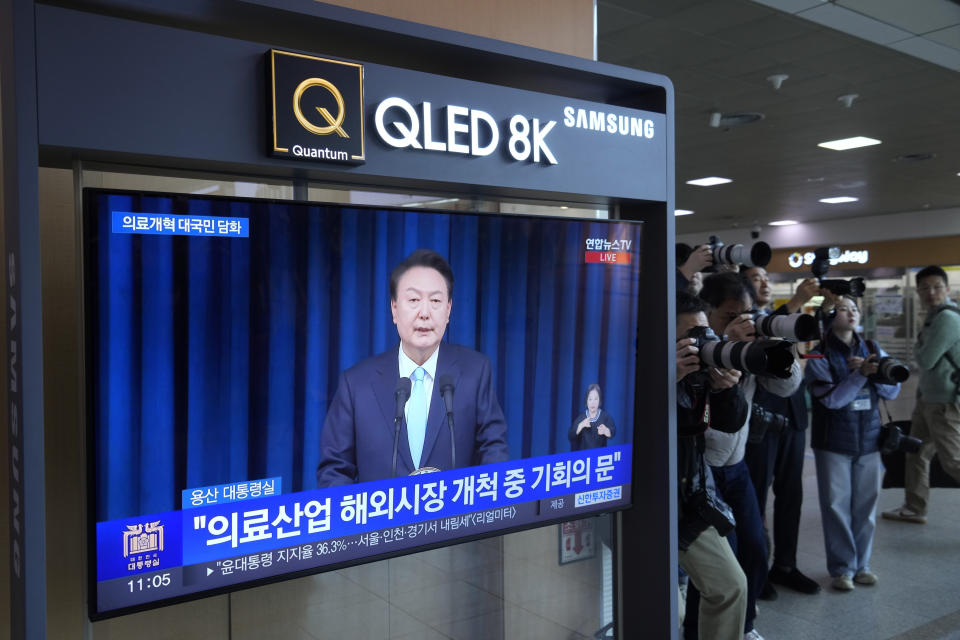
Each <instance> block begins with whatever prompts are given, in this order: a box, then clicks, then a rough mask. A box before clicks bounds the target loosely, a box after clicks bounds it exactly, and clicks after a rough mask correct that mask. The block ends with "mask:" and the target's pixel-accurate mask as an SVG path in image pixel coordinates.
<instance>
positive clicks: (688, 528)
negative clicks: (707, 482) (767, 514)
mask: <svg viewBox="0 0 960 640" xmlns="http://www.w3.org/2000/svg"><path fill="white" fill-rule="evenodd" d="M736 522H737V520H736V518H734V517H733V512H732V511H730V507H728V506H727V505H726V504H724V503H723V502H720V501H718V500H717V499H715V498H714V497H713V496H712V495H711V494H710V493H708V492H707V490H706V489H705V488H703V487H700V488H699V489H697V490H696V491H694V492H693V493H692V494H690V497H689V498H687V501H686V502H685V503H684V504H683V518H682V519H681V520H680V526H679V527H677V539H678V540H679V542H680V550H681V551H686V550H687V547H689V546H690V545H691V544H693V541H694V540H696V539H697V536H698V535H700V534H701V533H703V532H704V531H706V530H707V527H711V526H712V527H713V528H714V529H716V530H717V532H718V533H719V534H720V535H721V536H726V535H728V534H729V533H730V532H731V531H733V529H734V527H735V526H736Z"/></svg>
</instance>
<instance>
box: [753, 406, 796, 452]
mask: <svg viewBox="0 0 960 640" xmlns="http://www.w3.org/2000/svg"><path fill="white" fill-rule="evenodd" d="M789 425H790V419H789V418H788V417H787V416H784V415H781V414H779V413H777V412H776V411H768V410H767V409H764V408H763V407H761V406H760V405H758V404H753V406H752V407H751V409H750V433H749V434H748V435H747V442H750V443H752V444H756V443H758V442H760V441H761V440H763V437H764V436H765V435H767V431H769V430H771V429H773V432H774V433H781V432H782V431H783V430H784V429H786V428H787V427H788V426H789Z"/></svg>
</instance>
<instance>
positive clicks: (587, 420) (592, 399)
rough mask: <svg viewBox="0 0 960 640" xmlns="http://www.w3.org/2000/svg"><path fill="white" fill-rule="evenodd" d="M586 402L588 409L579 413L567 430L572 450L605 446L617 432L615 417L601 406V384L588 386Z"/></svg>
mask: <svg viewBox="0 0 960 640" xmlns="http://www.w3.org/2000/svg"><path fill="white" fill-rule="evenodd" d="M584 404H585V405H586V410H585V411H584V412H583V413H581V414H579V415H577V417H576V419H575V420H574V421H573V424H572V425H570V430H569V431H568V432H567V438H568V439H569V440H570V450H571V451H580V450H582V449H599V448H600V447H605V446H607V440H609V439H610V438H612V437H613V436H614V434H616V433H617V425H616V424H615V423H614V421H613V417H612V416H611V415H610V414H609V413H607V412H606V411H604V410H603V409H601V408H600V385H598V384H591V385H590V386H589V387H587V395H586V398H584Z"/></svg>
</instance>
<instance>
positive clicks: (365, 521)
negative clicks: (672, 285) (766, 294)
mask: <svg viewBox="0 0 960 640" xmlns="http://www.w3.org/2000/svg"><path fill="white" fill-rule="evenodd" d="M83 214H84V220H83V222H84V269H85V291H84V302H85V315H86V327H85V336H86V337H85V341H86V349H87V362H86V373H85V375H86V384H87V393H88V396H87V407H88V425H87V429H88V442H89V446H88V451H89V456H88V460H89V491H90V495H89V501H88V502H89V505H90V540H91V548H90V576H91V589H90V596H91V597H90V601H91V605H90V609H91V610H90V614H91V617H93V618H99V617H106V616H110V615H116V614H119V613H125V612H129V611H133V610H137V609H142V608H147V607H150V606H156V605H158V604H169V603H171V602H175V601H178V600H184V599H189V598H196V597H200V596H203V595H209V594H210V593H215V592H223V591H229V590H233V589H236V588H239V587H243V586H251V585H253V584H262V583H264V582H266V581H271V580H277V579H281V578H282V577H289V576H290V575H304V574H307V573H314V572H317V571H323V570H327V569H331V568H336V567H342V566H346V565H350V564H356V563H359V562H365V561H369V560H371V559H378V558H384V557H389V556H394V555H398V554H401V553H408V552H411V551H414V550H422V549H425V548H430V547H436V546H440V545H444V544H449V543H453V542H456V541H462V540H465V539H469V538H476V537H481V536H486V535H493V534H495V533H503V532H506V531H510V530H518V529H521V528H529V527H533V526H542V525H545V524H549V523H555V522H561V521H569V520H574V519H577V518H580V517H583V516H587V515H591V514H597V513H599V512H604V511H611V510H616V509H621V508H624V507H626V506H629V504H630V496H631V486H630V478H631V443H632V440H633V437H634V432H635V431H636V429H637V428H638V420H639V415H638V412H637V409H636V407H635V385H636V382H637V375H638V365H639V363H640V360H639V359H638V313H639V310H640V309H639V295H640V275H641V274H640V247H641V232H642V225H640V224H638V223H635V222H623V221H610V220H587V219H573V218H553V217H540V216H536V217H532V216H531V217H524V216H512V215H511V216H507V215H492V214H475V213H452V212H436V211H417V210H411V209H405V208H402V209H396V210H390V209H381V208H367V207H357V206H343V205H332V204H318V203H305V202H291V201H271V200H255V199H242V198H215V197H208V196H195V195H175V194H154V193H140V192H137V193H133V192H121V191H105V190H92V189H87V190H85V191H84V211H83Z"/></svg>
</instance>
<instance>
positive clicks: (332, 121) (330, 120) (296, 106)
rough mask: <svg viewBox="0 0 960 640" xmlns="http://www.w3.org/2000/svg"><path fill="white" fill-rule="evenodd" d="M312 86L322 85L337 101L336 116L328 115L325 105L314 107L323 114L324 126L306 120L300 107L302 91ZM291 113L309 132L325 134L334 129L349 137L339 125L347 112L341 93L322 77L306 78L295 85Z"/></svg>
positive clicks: (319, 134)
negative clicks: (325, 123)
mask: <svg viewBox="0 0 960 640" xmlns="http://www.w3.org/2000/svg"><path fill="white" fill-rule="evenodd" d="M312 87H323V88H324V89H326V90H327V91H329V92H330V95H332V96H333V98H334V99H335V100H336V101H337V117H336V118H334V117H333V116H332V115H330V112H329V111H328V110H327V108H326V107H316V109H317V111H319V112H320V115H321V116H323V119H324V120H326V121H327V126H325V127H318V126H317V125H315V124H313V123H312V122H310V121H309V120H307V118H306V116H304V115H303V110H302V109H301V108H300V100H301V99H302V98H303V94H304V92H306V90H307V89H310V88H312ZM293 113H294V115H295V116H297V120H298V121H299V122H300V124H302V125H303V128H304V129H306V130H307V131H309V132H310V133H315V134H317V135H318V136H326V135H329V134H331V133H333V132H334V131H336V132H337V135H338V136H340V137H341V138H349V137H350V136H348V135H347V132H346V131H344V130H343V127H342V126H341V125H342V124H343V118H344V116H345V115H346V113H347V111H346V108H345V107H344V105H343V94H341V93H340V90H339V89H337V88H336V87H335V86H334V85H333V84H331V83H330V82H327V81H326V80H324V79H323V78H308V79H307V80H304V81H303V82H301V83H300V84H299V85H297V90H296V91H294V92H293Z"/></svg>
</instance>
